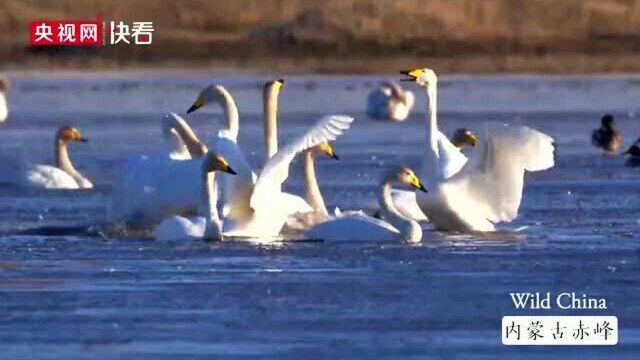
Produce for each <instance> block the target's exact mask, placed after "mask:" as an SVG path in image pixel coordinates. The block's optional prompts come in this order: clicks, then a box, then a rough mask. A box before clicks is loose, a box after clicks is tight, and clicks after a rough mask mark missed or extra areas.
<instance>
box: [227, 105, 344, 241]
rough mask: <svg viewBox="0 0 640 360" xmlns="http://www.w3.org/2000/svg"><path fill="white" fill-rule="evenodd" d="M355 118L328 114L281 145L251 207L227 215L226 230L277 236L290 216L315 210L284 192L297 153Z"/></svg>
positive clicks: (338, 132) (232, 233) (335, 133)
mask: <svg viewBox="0 0 640 360" xmlns="http://www.w3.org/2000/svg"><path fill="white" fill-rule="evenodd" d="M352 121H353V118H351V117H348V116H339V115H328V116H325V117H323V118H321V119H320V120H319V121H318V122H316V124H315V125H314V126H312V127H311V128H310V129H309V130H308V131H307V132H306V133H305V134H303V135H302V136H300V137H299V138H298V139H297V140H295V141H293V142H292V143H290V144H288V145H287V146H285V147H284V148H282V149H280V150H279V151H278V152H277V153H276V154H275V155H273V157H271V158H270V159H269V160H268V161H267V163H266V164H265V165H264V167H263V168H262V170H261V171H260V173H259V175H258V179H257V180H256V183H255V185H254V187H253V191H252V192H251V196H250V200H249V207H245V208H244V209H242V211H241V212H240V213H239V214H237V215H239V216H238V217H236V218H225V223H224V234H225V235H229V236H245V237H260V238H265V237H276V236H278V235H279V234H280V231H281V229H282V227H283V225H284V224H285V222H286V220H287V218H288V217H289V216H290V215H292V214H295V213H296V212H301V211H300V209H301V208H303V211H302V212H308V211H313V208H312V207H311V206H310V205H308V204H307V202H306V201H305V200H304V199H302V198H300V197H298V196H295V195H290V194H286V193H284V192H282V184H283V182H284V181H285V180H286V179H287V177H288V176H289V165H290V163H291V161H292V160H293V159H294V157H295V156H296V155H297V154H299V153H301V152H303V151H305V150H307V149H311V148H313V147H315V146H318V145H320V144H322V143H325V142H328V141H333V140H335V139H336V138H337V137H339V136H340V135H342V134H343V132H344V131H346V130H347V129H349V127H350V126H351V122H352Z"/></svg>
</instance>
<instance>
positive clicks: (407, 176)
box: [395, 167, 427, 192]
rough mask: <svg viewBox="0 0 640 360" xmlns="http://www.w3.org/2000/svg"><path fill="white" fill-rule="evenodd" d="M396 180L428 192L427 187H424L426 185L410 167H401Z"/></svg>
mask: <svg viewBox="0 0 640 360" xmlns="http://www.w3.org/2000/svg"><path fill="white" fill-rule="evenodd" d="M395 181H396V182H398V183H400V184H405V185H409V186H411V187H414V188H416V189H418V190H420V191H424V192H427V189H426V188H425V187H424V185H422V182H420V179H418V177H417V176H416V174H415V173H414V172H413V170H411V169H409V168H408V167H402V168H400V171H398V173H397V174H396V176H395Z"/></svg>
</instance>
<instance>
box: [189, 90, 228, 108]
mask: <svg viewBox="0 0 640 360" xmlns="http://www.w3.org/2000/svg"><path fill="white" fill-rule="evenodd" d="M227 96H230V94H229V92H228V91H227V89H225V88H224V86H222V85H209V86H207V87H206V88H204V89H202V91H200V94H198V98H197V99H196V101H194V102H193V105H191V107H190V108H189V109H188V110H187V114H189V113H192V112H194V111H196V110H198V109H200V108H201V107H203V106H205V105H207V104H219V105H221V106H222V105H223V104H224V101H225V100H226V98H227Z"/></svg>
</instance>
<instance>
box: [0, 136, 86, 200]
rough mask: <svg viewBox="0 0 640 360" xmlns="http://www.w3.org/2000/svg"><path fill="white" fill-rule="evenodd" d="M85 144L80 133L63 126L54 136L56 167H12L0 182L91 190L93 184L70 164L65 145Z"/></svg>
mask: <svg viewBox="0 0 640 360" xmlns="http://www.w3.org/2000/svg"><path fill="white" fill-rule="evenodd" d="M71 141H74V142H87V141H88V140H87V138H85V137H83V136H82V133H80V131H79V130H78V129H76V128H73V127H71V126H63V127H61V128H60V129H58V131H57V132H56V136H55V141H54V143H55V158H56V166H51V165H22V164H21V165H14V166H13V169H10V170H8V171H5V172H4V174H2V175H0V178H2V180H0V182H4V183H9V184H12V185H15V186H24V187H33V188H44V189H91V188H93V184H92V183H91V181H89V180H88V179H87V178H85V177H84V176H82V175H81V174H80V172H78V170H76V168H75V167H74V166H73V164H72V163H71V159H70V158H69V152H68V150H67V144H68V143H69V142H71Z"/></svg>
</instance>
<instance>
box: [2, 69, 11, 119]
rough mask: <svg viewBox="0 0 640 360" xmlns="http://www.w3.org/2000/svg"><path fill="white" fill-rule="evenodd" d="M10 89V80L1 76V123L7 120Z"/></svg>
mask: <svg viewBox="0 0 640 360" xmlns="http://www.w3.org/2000/svg"><path fill="white" fill-rule="evenodd" d="M8 91H9V80H8V79H6V78H3V77H0V123H3V122H5V121H7V117H8V116H9V107H8V106H7V92H8Z"/></svg>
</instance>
